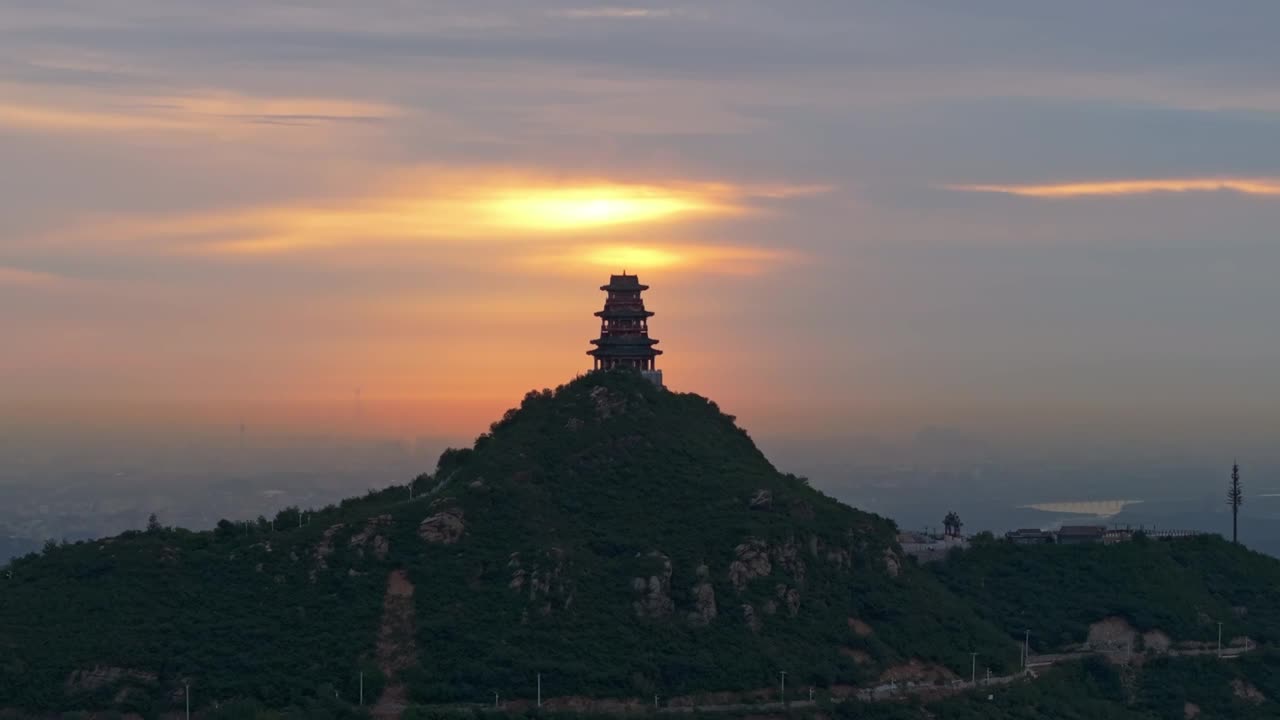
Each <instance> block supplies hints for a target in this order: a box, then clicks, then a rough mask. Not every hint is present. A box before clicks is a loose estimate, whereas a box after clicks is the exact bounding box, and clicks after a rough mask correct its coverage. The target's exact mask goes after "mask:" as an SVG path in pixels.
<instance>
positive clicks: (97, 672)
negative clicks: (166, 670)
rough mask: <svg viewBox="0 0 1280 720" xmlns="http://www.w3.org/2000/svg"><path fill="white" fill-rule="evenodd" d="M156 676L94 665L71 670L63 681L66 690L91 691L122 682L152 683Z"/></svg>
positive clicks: (138, 671) (76, 691)
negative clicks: (84, 668)
mask: <svg viewBox="0 0 1280 720" xmlns="http://www.w3.org/2000/svg"><path fill="white" fill-rule="evenodd" d="M157 678H158V676H157V675H156V674H155V673H153V672H146V671H143V670H131V669H129V668H122V667H112V666H109V665H94V666H93V667H92V668H89V669H87V670H73V671H72V672H71V674H70V675H68V676H67V680H66V682H65V683H64V685H65V687H66V689H67V692H69V693H81V692H93V691H95V690H101V689H102V688H110V687H114V686H115V685H119V684H122V683H131V684H142V685H154V684H155V683H156V680H157Z"/></svg>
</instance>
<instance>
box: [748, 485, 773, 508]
mask: <svg viewBox="0 0 1280 720" xmlns="http://www.w3.org/2000/svg"><path fill="white" fill-rule="evenodd" d="M747 506H748V507H750V508H751V509H752V510H768V509H769V508H770V507H772V506H773V493H772V492H770V491H769V490H766V489H764V488H760V489H759V490H756V491H755V493H754V494H753V495H752V496H751V500H749V501H748V502H747Z"/></svg>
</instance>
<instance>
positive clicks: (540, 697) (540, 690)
mask: <svg viewBox="0 0 1280 720" xmlns="http://www.w3.org/2000/svg"><path fill="white" fill-rule="evenodd" d="M538 707H542V673H538Z"/></svg>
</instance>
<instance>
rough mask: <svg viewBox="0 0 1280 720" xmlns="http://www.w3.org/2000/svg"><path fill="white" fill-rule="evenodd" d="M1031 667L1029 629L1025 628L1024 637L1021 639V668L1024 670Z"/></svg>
mask: <svg viewBox="0 0 1280 720" xmlns="http://www.w3.org/2000/svg"><path fill="white" fill-rule="evenodd" d="M1030 667H1031V631H1030V630H1027V634H1026V637H1024V638H1023V640H1022V670H1023V672H1026V670H1027V669H1028V668H1030Z"/></svg>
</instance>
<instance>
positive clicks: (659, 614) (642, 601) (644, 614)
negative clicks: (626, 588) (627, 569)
mask: <svg viewBox="0 0 1280 720" xmlns="http://www.w3.org/2000/svg"><path fill="white" fill-rule="evenodd" d="M649 557H650V558H653V559H655V560H657V561H659V562H660V567H659V570H658V572H656V573H654V574H652V575H649V576H648V577H647V578H644V577H637V578H632V579H631V589H632V590H633V591H635V592H636V593H638V594H639V596H640V597H638V598H636V600H635V601H634V602H632V603H631V608H632V609H633V610H634V611H635V613H636V617H639V618H649V619H659V618H664V617H667V616H668V615H670V614H671V611H672V610H674V609H675V603H674V602H672V600H671V558H669V557H667V556H666V555H663V554H662V553H660V552H657V551H656V550H655V551H654V552H651V553H649Z"/></svg>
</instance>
